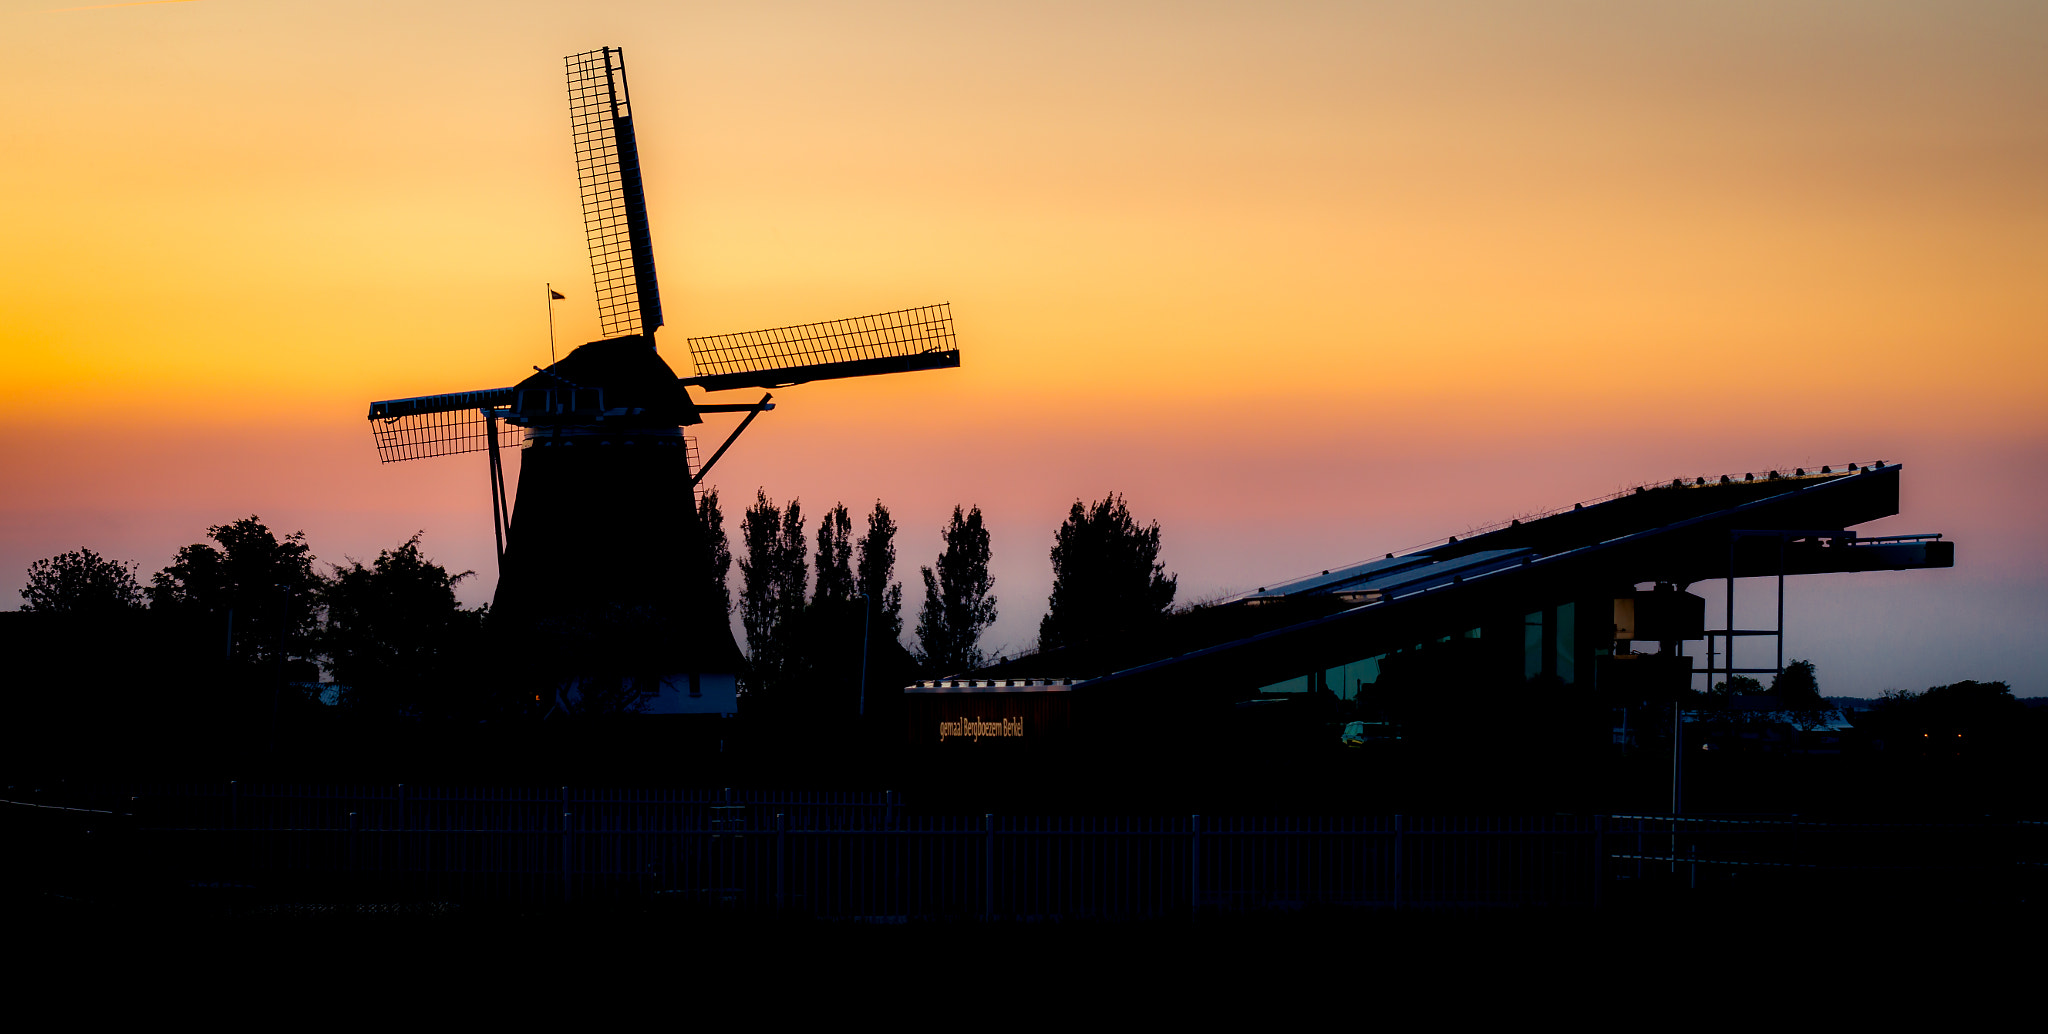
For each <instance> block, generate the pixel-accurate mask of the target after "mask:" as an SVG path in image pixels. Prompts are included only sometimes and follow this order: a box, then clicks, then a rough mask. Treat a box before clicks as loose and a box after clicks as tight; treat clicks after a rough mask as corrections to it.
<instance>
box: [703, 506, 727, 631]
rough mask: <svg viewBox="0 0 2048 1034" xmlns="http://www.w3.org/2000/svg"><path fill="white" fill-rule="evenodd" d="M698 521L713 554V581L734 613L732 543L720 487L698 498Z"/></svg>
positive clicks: (715, 591)
mask: <svg viewBox="0 0 2048 1034" xmlns="http://www.w3.org/2000/svg"><path fill="white" fill-rule="evenodd" d="M697 523H698V524H700V525H702V526H703V528H704V542H705V547H706V549H707V550H709V552H710V555H711V565H710V566H711V583H712V589H713V592H714V593H715V594H716V598H717V599H718V600H719V602H721V603H723V604H725V613H726V614H727V615H731V614H732V585H731V575H732V543H731V541H730V540H728V539H727V538H726V536H725V513H724V512H723V511H721V510H720V509H719V508H718V489H716V488H714V489H711V490H710V491H708V492H705V493H704V495H703V497H702V498H700V499H698V500H697Z"/></svg>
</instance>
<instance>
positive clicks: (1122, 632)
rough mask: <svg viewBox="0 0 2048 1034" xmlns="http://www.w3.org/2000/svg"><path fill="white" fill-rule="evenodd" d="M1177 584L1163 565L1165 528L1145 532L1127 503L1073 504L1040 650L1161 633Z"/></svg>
mask: <svg viewBox="0 0 2048 1034" xmlns="http://www.w3.org/2000/svg"><path fill="white" fill-rule="evenodd" d="M1178 585H1179V579H1178V578H1177V577H1176V576H1174V575H1170V574H1167V573H1166V568H1165V566H1164V565H1162V564H1161V563H1160V562H1159V522H1158V521H1153V522H1152V523H1150V524H1148V525H1146V526H1144V527H1139V526H1138V522H1137V521H1136V520H1134V519H1133V518H1132V517H1131V511H1130V507H1129V506H1127V505H1126V504H1125V502H1124V497H1123V496H1122V495H1119V494H1117V493H1114V492H1112V493H1110V494H1109V495H1108V496H1107V497H1105V498H1103V499H1101V500H1098V501H1097V502H1095V503H1094V504H1092V505H1089V506H1083V505H1082V503H1081V501H1080V500H1079V499H1076V500H1074V506H1073V509H1071V510H1069V511H1067V519H1066V522H1065V523H1063V524H1061V525H1060V527H1059V531H1058V532H1056V533H1054V536H1053V545H1052V596H1051V597H1050V598H1049V599H1048V600H1047V601H1046V614H1045V617H1044V618H1043V619H1041V620H1040V621H1039V623H1038V648H1039V649H1040V650H1053V649H1058V648H1060V647H1062V646H1073V645H1076V644H1078V643H1082V642H1086V641H1089V640H1101V641H1128V640H1131V639H1133V638H1143V637H1146V636H1149V635H1151V634H1153V633H1155V632H1156V631H1157V630H1158V629H1159V628H1160V626H1161V625H1162V624H1163V623H1164V622H1165V619H1166V613H1167V611H1168V610H1169V609H1170V608H1171V607H1172V606H1173V595H1174V592H1175V590H1176V589H1177V588H1178Z"/></svg>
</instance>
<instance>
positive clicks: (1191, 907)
mask: <svg viewBox="0 0 2048 1034" xmlns="http://www.w3.org/2000/svg"><path fill="white" fill-rule="evenodd" d="M1191 825H1192V826H1193V828H1194V831H1195V836H1194V846H1193V848H1192V849H1191V850H1190V851H1189V852H1188V911H1189V912H1190V913H1191V914H1199V913H1200V912H1201V910H1202V817H1201V816H1200V815H1196V816H1195V818H1194V821H1193V823H1191Z"/></svg>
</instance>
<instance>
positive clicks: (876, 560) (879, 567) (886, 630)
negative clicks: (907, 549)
mask: <svg viewBox="0 0 2048 1034" xmlns="http://www.w3.org/2000/svg"><path fill="white" fill-rule="evenodd" d="M855 553H856V555H857V562H856V566H857V570H856V575H855V578H856V585H857V586H858V587H859V589H860V591H861V592H862V593H863V594H865V595H866V596H867V597H868V599H869V601H870V604H871V605H872V606H873V607H874V630H875V634H874V639H875V640H876V641H887V642H896V641H897V640H899V639H901V638H902V636H903V585H902V583H900V582H897V581H895V578H896V522H895V521H894V520H892V519H891V518H890V517H889V508H888V507H886V506H883V505H882V501H881V500H879V499H877V500H875V508H874V509H873V510H871V511H869V513H868V530H867V534H865V535H863V536H861V540H860V542H859V543H858V545H857V546H856V548H855Z"/></svg>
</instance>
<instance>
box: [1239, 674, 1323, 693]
mask: <svg viewBox="0 0 2048 1034" xmlns="http://www.w3.org/2000/svg"><path fill="white" fill-rule="evenodd" d="M1241 684H1242V683H1240V685H1241ZM1306 692H1308V676H1307V675H1297V676H1295V677H1294V678H1291V679H1288V680H1286V681H1285V682H1275V683H1273V684H1272V685H1270V686H1260V687H1259V693H1260V694H1261V695H1264V694H1267V693H1306Z"/></svg>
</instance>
